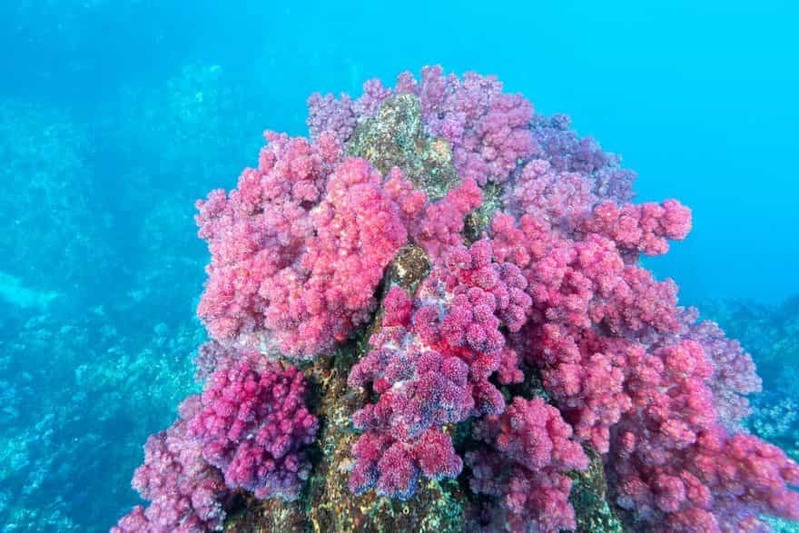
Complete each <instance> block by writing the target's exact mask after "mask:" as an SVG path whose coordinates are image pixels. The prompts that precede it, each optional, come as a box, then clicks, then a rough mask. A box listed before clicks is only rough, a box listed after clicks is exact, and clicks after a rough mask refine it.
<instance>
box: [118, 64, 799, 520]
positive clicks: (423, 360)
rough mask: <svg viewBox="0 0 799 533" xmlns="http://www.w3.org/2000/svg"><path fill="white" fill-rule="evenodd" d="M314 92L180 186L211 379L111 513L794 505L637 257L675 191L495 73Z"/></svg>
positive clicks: (746, 374) (563, 515)
mask: <svg viewBox="0 0 799 533" xmlns="http://www.w3.org/2000/svg"><path fill="white" fill-rule="evenodd" d="M309 105H310V114H309V119H308V124H309V127H310V134H311V135H310V138H309V139H305V138H291V137H289V136H287V135H283V134H278V133H274V132H267V133H266V140H267V145H266V146H265V147H264V148H263V149H262V150H261V154H260V157H259V161H258V165H257V167H255V168H248V169H245V170H244V172H243V173H242V174H241V176H240V178H239V182H238V185H237V187H236V188H235V189H234V190H231V191H229V192H226V191H223V190H215V191H212V192H211V193H210V194H209V196H208V198H207V199H206V200H203V201H200V202H198V204H197V205H198V208H199V214H198V215H197V223H198V225H199V227H200V237H201V238H203V239H205V240H206V242H207V244H208V247H209V250H210V253H211V262H210V264H209V266H208V267H207V273H208V280H207V282H206V286H205V292H204V293H203V296H202V299H201V301H200V305H199V309H198V314H199V316H200V318H201V320H202V321H203V324H204V325H205V327H206V329H207V330H208V332H209V334H210V335H211V337H212V338H213V341H212V342H213V343H214V344H209V345H207V346H206V348H204V350H203V351H202V353H201V358H200V363H201V369H200V372H199V375H200V377H201V378H204V379H206V384H205V389H204V392H203V394H202V396H201V397H199V398H193V399H190V400H188V404H186V405H189V407H191V408H184V409H183V412H182V414H181V418H180V419H179V420H178V421H177V422H176V423H175V424H174V425H173V426H172V427H171V428H170V429H169V430H168V431H167V432H166V434H162V435H161V436H156V437H153V438H152V439H151V441H150V442H149V443H148V446H147V450H148V454H147V457H146V460H145V465H144V466H143V467H142V469H140V470H139V471H138V472H139V473H137V476H136V478H135V481H134V484H135V486H136V487H137V488H138V489H139V490H140V492H141V494H142V496H144V497H145V498H147V499H150V500H151V502H152V503H150V504H149V506H148V507H146V508H136V509H134V511H132V513H131V514H129V515H127V516H126V517H123V519H122V520H121V521H120V524H119V526H118V527H119V528H120V529H121V530H123V531H124V530H125V528H126V527H127V528H128V529H129V528H130V526H129V524H136V527H138V528H139V529H142V530H149V531H170V530H174V528H175V527H176V525H179V526H180V527H181V528H184V529H185V530H187V531H194V530H202V529H219V528H222V527H225V528H226V529H228V530H230V531H250V530H254V529H259V530H260V529H266V530H272V531H286V530H300V531H302V530H315V531H339V530H355V529H357V530H366V531H395V530H413V531H427V530H437V531H462V530H468V531H478V530H483V531H501V530H509V531H559V530H568V529H577V530H582V531H593V530H597V529H598V528H601V529H604V530H609V531H618V530H632V531H655V530H663V531H703V532H705V531H707V532H711V531H719V532H721V531H756V530H760V529H762V528H765V527H766V523H765V522H763V521H762V520H761V516H762V515H774V516H777V517H781V518H785V519H791V520H797V519H799V494H798V493H797V492H795V491H794V490H792V488H791V487H792V486H795V485H797V484H799V466H797V464H796V463H795V462H793V461H792V460H791V459H790V458H788V457H787V456H786V455H785V453H784V452H783V451H782V450H780V449H779V448H778V447H776V446H775V445H772V444H769V443H767V442H765V441H763V440H761V439H760V438H758V437H757V436H754V435H752V434H749V433H748V432H747V431H746V429H745V426H744V425H743V419H744V417H745V416H746V414H747V411H748V403H747V399H746V396H747V395H748V394H750V393H752V392H754V391H757V390H759V387H760V382H759V380H758V378H757V376H756V374H755V372H754V365H753V363H752V360H751V358H750V357H749V355H747V354H746V353H745V352H744V351H743V350H742V349H741V347H740V345H738V344H737V343H735V342H733V341H730V340H728V339H727V338H726V337H725V336H724V334H723V332H722V331H721V330H720V329H719V328H718V327H717V326H716V325H714V324H712V323H708V322H697V314H696V312H695V311H693V310H687V309H683V308H681V307H680V306H679V305H678V304H677V285H676V283H674V282H673V281H672V280H664V281H660V280H657V279H655V277H654V276H653V275H652V273H651V272H649V271H648V270H646V269H645V268H643V266H642V265H641V264H640V261H639V259H640V258H641V257H642V256H644V255H649V256H652V255H660V254H664V253H666V252H667V250H668V248H669V241H671V240H680V239H683V238H685V237H686V235H687V234H688V232H689V231H690V229H691V213H690V211H689V209H688V208H686V207H685V206H683V205H682V204H680V203H679V202H677V201H676V200H666V201H664V202H662V203H653V202H650V203H643V204H633V203H630V199H631V198H632V189H631V184H632V179H633V174H632V173H631V172H629V171H627V170H624V169H622V168H621V166H620V160H619V158H618V157H616V156H613V155H610V154H606V153H604V152H603V151H602V150H601V149H600V148H599V146H598V144H597V143H596V142H595V141H593V140H591V139H580V138H579V137H577V136H576V134H575V133H574V132H572V131H571V130H570V129H569V123H568V120H567V119H566V118H565V117H563V116H555V117H551V118H546V117H541V116H538V115H537V114H536V113H535V112H534V109H533V107H532V105H531V104H530V103H529V102H528V101H527V100H526V99H524V98H523V97H522V96H521V95H516V94H507V93H504V92H503V87H502V84H501V83H500V82H499V81H498V80H496V79H495V78H492V77H483V76H480V75H477V74H474V73H468V74H465V75H464V76H462V77H460V78H459V77H457V76H455V75H445V74H444V73H443V71H442V69H441V68H440V67H428V68H425V69H423V71H422V74H421V77H420V78H419V79H416V78H414V76H413V75H412V74H410V73H403V74H401V75H400V76H399V78H398V80H397V84H396V86H395V87H394V88H387V87H385V86H384V85H383V84H382V83H380V82H379V81H375V80H373V81H370V82H367V84H366V85H365V86H364V94H363V96H361V97H360V98H358V99H355V100H353V99H352V98H350V97H348V96H342V97H341V98H340V99H336V98H335V97H333V96H321V95H315V96H313V97H311V99H310V100H309ZM198 402H199V405H196V404H198ZM164 435H165V436H164ZM173 443H180V445H179V446H178V445H175V446H177V449H176V448H175V446H173V445H172V444H173ZM182 451H185V454H186V456H183V455H181V453H182ZM159 454H160V455H159ZM176 461H177V462H179V463H180V464H184V465H187V466H186V468H185V469H184V470H183V471H184V472H188V476H189V478H188V479H186V478H181V477H178V478H177V479H176V478H175V476H174V475H173V474H172V472H173V470H174V469H172V468H171V466H170V465H174V463H175V462H176ZM198 461H199V462H198ZM161 463H165V467H164V473H163V476H162V477H161V478H159V476H158V473H157V471H156V469H155V468H154V467H153V466H154V465H159V464H161ZM145 473H146V474H147V475H146V476H145ZM193 473H194V474H196V475H195V476H193V477H192V474H193ZM143 478H146V480H147V482H146V483H145V482H143V481H141V480H142V479H143ZM194 487H196V490H195V489H194ZM209 487H210V488H211V490H212V491H213V490H216V492H215V493H213V494H209ZM225 515H226V518H223V517H224V516H225Z"/></svg>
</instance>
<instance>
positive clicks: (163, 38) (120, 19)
mask: <svg viewBox="0 0 799 533" xmlns="http://www.w3.org/2000/svg"><path fill="white" fill-rule="evenodd" d="M797 25H799V4H796V3H795V2H790V1H788V0H782V1H781V0H762V1H760V2H743V1H738V0H732V1H721V0H707V1H704V2H693V1H688V0H673V1H670V2H631V1H618V2H590V1H587V0H563V1H558V2H536V1H533V2H507V3H487V2H480V1H463V2H452V1H441V2H432V3H431V2H419V1H415V0H414V1H408V2H402V3H399V2H391V3H388V2H386V3H382V2H374V1H370V2H367V1H361V0H358V1H348V2H318V1H315V0H314V1H307V2H284V3H272V2H255V1H250V0H246V1H245V0H233V1H230V2H224V3H223V2H212V1H209V0H204V1H197V2H192V3H186V2H176V1H173V0H164V1H159V2H155V1H150V0H49V1H42V0H38V1H37V0H14V1H11V0H5V1H3V2H0V50H2V53H0V179H2V183H3V184H4V186H5V191H4V193H3V195H2V196H0V206H1V207H2V212H3V216H2V218H0V531H4V532H5V531H8V532H12V531H14V532H17V531H82V532H91V531H104V530H107V529H108V528H109V527H110V526H112V525H113V524H114V523H116V521H117V519H118V518H119V517H120V516H121V515H123V514H124V513H125V512H127V510H129V509H130V508H131V507H132V506H133V505H135V504H137V503H140V500H139V498H138V496H137V494H136V492H135V491H133V489H131V488H130V478H131V475H132V472H133V470H134V469H135V468H136V466H137V465H139V464H140V463H141V460H142V451H141V450H142V448H141V447H142V445H143V443H144V441H145V440H146V438H147V436H148V435H150V434H152V433H155V432H157V431H160V430H161V429H163V428H165V427H167V426H168V425H169V424H170V423H171V421H172V420H173V419H174V417H175V413H176V406H177V405H178V403H179V402H180V400H181V399H183V398H184V397H185V396H186V395H188V394H190V393H192V392H196V391H197V390H198V389H199V387H200V386H199V385H198V384H197V383H196V382H195V381H194V379H193V372H194V370H193V366H192V357H193V354H194V352H195V350H196V348H197V346H199V345H200V344H201V343H202V342H203V340H204V339H205V335H206V334H205V332H204V330H203V327H202V325H201V324H200V323H199V321H198V320H197V319H196V318H195V317H194V311H195V308H196V305H197V301H198V298H199V295H200V293H201V291H202V284H203V281H204V279H205V273H204V267H205V265H206V263H207V261H208V252H207V249H206V248H205V245H204V243H202V242H201V241H200V240H198V239H197V237H196V227H195V225H194V221H193V216H194V213H195V209H194V201H195V200H196V199H198V198H202V197H204V196H205V195H206V194H207V193H208V191H210V190H211V189H214V188H220V187H221V188H228V189H229V188H232V187H234V186H235V183H236V179H237V177H238V175H239V173H240V171H241V169H242V168H244V167H245V166H247V165H253V164H256V162H257V160H256V156H257V153H258V148H259V147H260V146H261V144H262V137H261V133H262V131H263V130H264V129H272V130H276V131H284V132H288V133H290V134H292V135H306V134H307V127H306V125H305V118H306V116H307V107H306V99H307V97H308V96H309V95H310V94H311V93H313V92H317V91H319V92H322V93H334V94H339V93H341V92H347V93H349V94H352V95H354V96H357V95H359V94H360V93H361V86H362V84H363V82H364V81H366V80H367V79H370V78H374V77H378V78H381V79H382V80H384V81H385V82H386V84H388V85H391V84H393V81H394V79H395V77H396V75H397V74H399V73H400V72H402V71H404V70H411V71H413V72H418V71H419V70H420V69H421V67H423V66H424V65H433V64H441V65H443V67H444V69H445V70H446V71H447V72H454V73H458V74H461V73H463V72H466V71H476V72H479V73H481V74H494V75H496V76H497V77H498V78H499V79H500V80H502V81H503V82H504V85H505V90H506V91H509V92H520V93H523V94H524V95H525V96H526V97H527V98H529V99H530V100H531V101H532V103H533V105H534V106H535V109H536V112H540V113H543V114H546V115H549V114H553V113H567V114H569V115H571V117H572V124H573V127H574V128H575V129H576V130H577V131H578V133H579V134H580V135H585V136H592V137H594V138H596V139H597V140H598V141H599V142H600V144H601V145H602V147H603V148H604V149H605V150H608V151H610V152H614V153H617V154H620V155H621V157H622V161H623V165H624V166H625V167H626V168H630V169H633V170H635V171H636V172H637V173H638V178H637V180H636V182H635V185H634V189H635V191H636V193H637V196H636V199H637V200H641V201H643V200H660V199H664V198H672V197H673V198H678V199H680V200H681V201H682V202H683V203H685V204H686V205H688V206H689V207H690V208H691V209H692V210H693V213H694V229H693V231H692V233H691V235H690V236H689V237H688V238H687V239H686V240H685V241H684V242H681V243H676V244H674V245H673V247H672V249H671V251H670V252H669V254H667V255H666V256H665V257H662V258H656V259H652V260H646V265H647V266H648V267H650V268H652V269H653V271H654V272H655V273H656V275H657V276H659V277H672V278H674V279H675V280H676V281H677V282H678V284H679V285H680V287H681V290H680V302H681V303H682V304H685V305H699V306H701V308H702V310H703V316H704V317H706V318H709V319H712V320H715V321H717V322H719V324H720V325H721V326H722V327H723V328H724V329H725V330H726V331H727V333H728V334H729V336H730V337H733V338H737V339H739V340H740V341H741V342H742V344H743V346H744V348H745V349H746V350H747V351H749V352H750V353H751V354H752V356H753V358H754V360H755V362H756V363H757V364H758V366H759V368H760V374H761V377H762V378H763V380H764V389H765V392H764V393H762V394H761V395H757V396H756V397H755V398H754V399H753V405H754V407H755V409H754V413H753V416H752V418H751V420H750V422H749V424H748V427H749V429H750V430H751V431H753V432H755V433H757V434H759V435H761V436H763V437H764V438H767V439H769V440H771V441H773V442H775V443H777V444H779V445H780V446H782V447H783V448H784V449H785V450H786V451H787V452H788V453H789V454H792V455H793V457H794V458H797V455H796V454H797V452H799V408H796V407H795V406H796V402H797V401H799V389H798V388H797V387H799V385H797V383H799V381H798V380H796V379H795V377H796V373H797V371H798V370H799V346H797V345H796V341H795V338H796V333H797V329H799V305H797V299H796V298H797V295H799V276H797V272H798V271H799V237H797V228H799V209H797V200H799V171H798V170H797V168H799V167H797V163H796V159H797V158H796V155H797V146H799V130H798V129H797V124H799V98H797V96H796V95H799V36H797V32H796V31H795V29H796V27H797Z"/></svg>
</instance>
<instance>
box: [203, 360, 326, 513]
mask: <svg viewBox="0 0 799 533" xmlns="http://www.w3.org/2000/svg"><path fill="white" fill-rule="evenodd" d="M259 359H260V361H259ZM305 394H306V385H305V377H304V376H303V375H302V373H301V372H300V371H299V370H297V369H296V368H295V367H291V366H290V367H287V368H281V367H280V365H278V364H275V363H268V362H266V361H264V360H263V358H262V357H260V356H259V355H258V354H253V353H250V354H239V355H238V359H237V360H231V361H229V362H228V364H225V365H220V366H219V367H218V368H217V370H216V371H215V372H214V373H213V374H212V375H211V376H210V378H209V380H208V383H207V385H206V387H205V390H204V391H203V394H202V396H201V401H200V407H199V409H198V411H197V413H196V414H195V416H194V417H193V418H192V419H191V421H190V422H189V425H188V428H189V431H190V433H191V434H192V436H194V437H195V438H196V439H197V441H198V442H199V444H200V445H201V447H202V456H203V458H204V459H205V460H206V461H207V462H208V463H209V464H211V465H213V466H215V467H217V468H219V469H220V470H221V472H222V473H223V475H224V479H225V483H226V484H227V486H228V487H230V488H238V487H242V488H245V489H247V490H249V491H252V492H253V493H254V494H255V495H256V496H257V497H258V498H274V497H280V498H282V499H284V500H293V499H296V498H297V497H298V496H299V492H300V490H301V488H302V485H303V482H304V481H305V480H306V479H307V478H308V475H309V473H310V463H309V461H308V459H307V457H306V456H305V452H304V450H303V448H304V447H305V446H307V445H308V444H310V443H312V442H313V440H314V438H315V436H316V431H317V428H318V421H317V419H316V417H315V416H313V415H311V414H310V413H309V412H308V410H307V408H306V407H305Z"/></svg>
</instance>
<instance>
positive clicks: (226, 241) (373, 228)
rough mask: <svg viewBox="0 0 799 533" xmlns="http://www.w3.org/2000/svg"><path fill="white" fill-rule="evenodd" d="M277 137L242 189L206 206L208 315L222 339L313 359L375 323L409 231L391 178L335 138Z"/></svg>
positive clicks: (217, 195) (202, 221) (203, 308)
mask: <svg viewBox="0 0 799 533" xmlns="http://www.w3.org/2000/svg"><path fill="white" fill-rule="evenodd" d="M267 140H268V141H269V144H268V146H267V147H266V148H264V150H263V151H262V152H261V158H260V162H259V165H258V168H257V169H247V170H245V171H244V173H243V174H242V176H241V178H240V179H239V184H238V188H237V189H236V190H234V191H232V192H231V193H230V194H229V195H227V196H226V195H225V193H224V192H223V191H214V192H212V193H211V194H210V195H209V197H208V200H206V201H204V202H199V203H198V206H199V208H200V213H199V215H198V216H197V222H198V224H199V226H200V236H201V237H202V238H204V239H206V240H207V241H208V245H209V249H210V251H211V256H212V260H211V264H210V266H209V267H208V274H209V277H208V281H207V283H206V287H205V292H204V294H203V297H202V300H201V301H200V306H199V309H198V314H199V315H200V317H201V318H202V319H203V321H204V322H205V324H206V326H207V327H208V330H209V331H210V333H211V334H212V335H213V336H214V337H215V338H216V339H217V340H219V341H221V342H236V343H238V344H241V345H244V346H250V347H257V348H259V349H262V350H265V351H269V350H271V349H273V348H274V347H276V348H277V349H279V350H280V351H281V352H283V353H285V354H287V355H292V356H304V357H310V356H313V355H314V354H315V353H317V352H320V351H324V350H328V349H330V348H332V346H333V345H334V343H335V342H336V341H341V340H343V339H345V338H346V337H347V336H348V335H349V334H350V333H351V332H352V331H353V329H354V328H355V327H356V326H357V325H359V324H361V323H363V322H364V321H365V320H366V319H367V317H368V316H369V312H370V311H371V310H372V309H373V307H374V305H375V300H374V296H373V292H374V288H375V287H376V286H377V284H378V283H379V281H380V279H381V277H382V275H383V270H384V269H385V267H386V266H387V265H388V262H389V261H390V260H391V259H392V258H393V257H394V254H395V253H396V252H397V250H398V249H399V247H400V246H401V245H402V244H403V243H404V242H405V240H406V235H407V233H406V229H405V225H404V224H403V220H402V216H403V214H402V213H401V212H400V207H399V206H398V205H397V203H396V202H395V200H394V198H393V197H392V196H390V194H389V193H388V192H386V191H385V190H383V188H382V187H381V181H382V178H381V176H380V175H379V174H378V173H377V172H376V171H375V170H373V169H372V168H371V167H370V166H369V164H368V163H367V162H366V161H364V160H362V159H355V158H347V159H344V160H341V159H340V156H341V154H340V147H339V146H338V144H337V143H336V142H335V141H334V139H333V138H332V137H331V136H329V135H321V136H320V138H319V140H318V142H317V143H316V144H310V143H308V142H307V141H306V140H304V139H290V138H288V137H287V136H285V135H277V134H274V133H268V134H267ZM395 179H397V180H399V179H401V178H395Z"/></svg>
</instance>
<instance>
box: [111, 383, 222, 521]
mask: <svg viewBox="0 0 799 533" xmlns="http://www.w3.org/2000/svg"><path fill="white" fill-rule="evenodd" d="M199 404H200V399H199V397H198V396H190V397H189V398H188V399H186V400H185V401H184V402H183V404H182V405H181V408H180V418H179V419H178V420H177V421H176V422H175V423H174V424H172V426H171V427H170V428H169V429H167V430H166V431H162V432H161V433H158V434H156V435H152V436H151V437H150V438H149V439H147V444H146V445H145V446H144V464H143V465H142V466H140V467H139V468H138V469H136V473H135V474H134V476H133V488H135V489H136V490H137V491H139V494H141V496H142V498H144V499H147V500H150V501H151V503H150V504H149V505H148V506H147V507H146V508H143V507H141V506H137V507H135V508H134V509H133V510H132V511H131V512H130V513H129V514H127V515H125V516H124V517H122V518H121V519H120V520H119V524H117V526H116V527H114V528H112V529H111V531H112V532H115V533H141V532H148V533H170V532H173V531H179V532H185V533H189V532H192V533H200V532H202V531H211V530H214V531H215V530H220V529H221V527H222V521H223V520H224V518H225V514H226V513H225V511H224V508H223V501H224V499H225V498H226V496H227V493H228V489H227V488H226V487H225V483H224V481H223V479H222V474H221V472H220V471H219V470H218V469H216V468H215V467H213V466H211V465H209V464H208V463H206V462H205V461H204V460H203V457H202V446H201V444H200V443H199V442H197V441H196V440H195V439H193V438H191V436H190V434H189V431H188V427H187V426H188V424H189V421H190V420H191V419H192V418H193V417H194V416H195V415H196V413H197V411H198V409H199V408H200V405H199Z"/></svg>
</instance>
